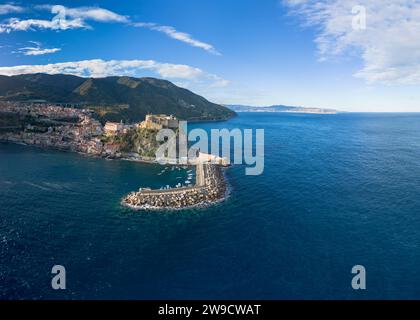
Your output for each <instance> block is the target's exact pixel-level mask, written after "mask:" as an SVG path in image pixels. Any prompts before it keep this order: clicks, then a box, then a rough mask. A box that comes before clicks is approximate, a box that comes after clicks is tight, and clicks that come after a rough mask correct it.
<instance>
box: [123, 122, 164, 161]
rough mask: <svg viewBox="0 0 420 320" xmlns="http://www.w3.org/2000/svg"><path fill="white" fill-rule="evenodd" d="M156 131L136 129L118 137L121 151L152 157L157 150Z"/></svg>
mask: <svg viewBox="0 0 420 320" xmlns="http://www.w3.org/2000/svg"><path fill="white" fill-rule="evenodd" d="M157 132H158V131H156V130H148V129H140V128H136V129H133V130H130V131H129V132H127V133H126V134H124V135H123V136H121V137H120V140H119V141H120V143H121V151H123V152H137V153H139V154H140V155H141V156H146V157H154V156H155V153H156V150H157V149H158V148H159V145H160V144H159V142H157V141H156V134H157Z"/></svg>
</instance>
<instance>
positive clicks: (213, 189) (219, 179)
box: [123, 163, 227, 209]
mask: <svg viewBox="0 0 420 320" xmlns="http://www.w3.org/2000/svg"><path fill="white" fill-rule="evenodd" d="M196 170H197V172H196V183H195V185H194V186H192V187H183V188H174V189H166V190H150V189H141V190H139V191H138V192H132V193H130V194H129V195H127V196H126V197H125V198H124V199H123V204H124V205H127V206H129V207H131V208H134V209H180V208H185V207H192V206H199V205H206V204H210V203H214V202H217V201H219V200H221V199H223V198H224V196H225V194H226V190H227V187H226V182H225V179H224V175H223V172H222V170H223V169H222V168H221V167H220V166H219V165H215V164H212V163H197V164H196Z"/></svg>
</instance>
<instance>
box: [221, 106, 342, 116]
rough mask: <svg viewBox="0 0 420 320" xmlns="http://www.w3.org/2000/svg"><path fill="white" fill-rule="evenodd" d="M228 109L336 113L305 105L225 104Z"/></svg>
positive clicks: (335, 111) (237, 110)
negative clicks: (263, 105)
mask: <svg viewBox="0 0 420 320" xmlns="http://www.w3.org/2000/svg"><path fill="white" fill-rule="evenodd" d="M226 107H228V108H229V109H231V110H232V111H235V112H290V113H311V114H336V113H338V111H337V110H334V109H325V108H305V107H292V106H283V105H275V106H267V107H255V106H244V105H227V106H226Z"/></svg>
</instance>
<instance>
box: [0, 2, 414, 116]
mask: <svg viewBox="0 0 420 320" xmlns="http://www.w3.org/2000/svg"><path fill="white" fill-rule="evenodd" d="M57 1H59V0H57ZM36 72H45V73H51V74H53V73H68V74H75V75H79V76H85V77H105V76H111V75H128V76H135V77H142V76H152V77H158V78H164V79H167V80H170V81H172V82H174V83H175V84H177V85H179V86H182V87H185V88H187V89H190V90H192V91H194V92H196V93H198V94H200V95H203V96H204V97H206V98H207V99H209V100H211V101H213V102H216V103H222V104H245V105H258V106H265V105H274V104H283V105H292V106H305V107H320V108H335V109H338V110H343V111H356V112H377V111H380V112H392V111H394V112H420V90H419V86H420V1H419V0H263V1H262V0H200V1H197V0H153V1H151V0H133V1H121V0H120V1H111V0H101V1H96V2H93V1H79V0H71V1H60V2H54V3H50V2H47V1H42V0H40V1H37V0H33V1H21V2H19V1H14V2H0V74H2V75H15V74H21V73H36Z"/></svg>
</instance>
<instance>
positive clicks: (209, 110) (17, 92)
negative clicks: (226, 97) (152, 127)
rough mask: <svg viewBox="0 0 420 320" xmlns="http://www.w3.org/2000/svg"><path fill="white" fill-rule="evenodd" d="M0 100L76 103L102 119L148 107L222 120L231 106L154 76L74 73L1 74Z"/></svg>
mask: <svg viewBox="0 0 420 320" xmlns="http://www.w3.org/2000/svg"><path fill="white" fill-rule="evenodd" d="M0 100H3V101H45V102H51V103H67V104H80V105H83V106H84V107H87V108H91V109H94V110H96V111H97V113H98V114H99V116H100V117H101V119H102V120H103V121H106V120H115V121H119V120H124V121H128V122H138V121H141V120H143V119H144V116H145V115H146V114H148V113H155V114H161V113H162V114H173V115H175V116H176V117H178V118H179V119H183V120H190V121H191V120H200V121H201V120H226V119H229V118H231V117H234V116H235V112H233V111H231V110H230V109H228V108H226V107H224V106H221V105H218V104H215V103H211V102H209V101H208V100H206V99H205V98H203V97H201V96H199V95H197V94H195V93H193V92H191V91H189V90H187V89H183V88H180V87H178V86H176V85H174V84H173V83H171V82H169V81H166V80H160V79H155V78H133V77H106V78H82V77H77V76H72V75H64V74H57V75H48V74H25V75H17V76H10V77H9V76H0Z"/></svg>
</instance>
